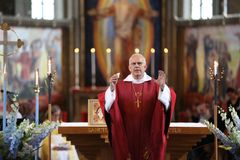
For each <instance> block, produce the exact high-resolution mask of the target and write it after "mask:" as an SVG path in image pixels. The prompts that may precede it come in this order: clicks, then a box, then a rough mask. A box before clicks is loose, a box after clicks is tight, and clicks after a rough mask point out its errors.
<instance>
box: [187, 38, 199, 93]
mask: <svg viewBox="0 0 240 160" xmlns="http://www.w3.org/2000/svg"><path fill="white" fill-rule="evenodd" d="M197 46H198V41H197V39H196V37H194V35H193V34H191V35H190V36H189V37H188V41H187V73H188V74H189V77H191V78H190V80H189V81H190V82H189V83H188V84H189V85H188V91H190V92H196V91H198V72H197V60H196V59H197V58H196V56H197Z"/></svg>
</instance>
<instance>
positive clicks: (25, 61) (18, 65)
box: [0, 27, 62, 99]
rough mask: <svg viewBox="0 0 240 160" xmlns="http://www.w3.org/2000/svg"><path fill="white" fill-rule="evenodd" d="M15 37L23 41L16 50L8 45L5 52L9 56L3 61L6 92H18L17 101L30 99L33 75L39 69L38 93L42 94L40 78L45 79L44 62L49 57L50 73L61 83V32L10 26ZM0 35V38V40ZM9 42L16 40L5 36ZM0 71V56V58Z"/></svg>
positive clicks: (10, 36) (0, 60) (32, 94)
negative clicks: (8, 53) (4, 63)
mask: <svg viewBox="0 0 240 160" xmlns="http://www.w3.org/2000/svg"><path fill="white" fill-rule="evenodd" d="M12 29H13V30H14V31H15V32H16V33H17V35H18V37H19V38H20V39H21V40H22V41H24V46H23V47H22V48H20V49H19V50H17V51H15V49H14V48H13V47H11V46H8V52H12V53H13V54H11V55H9V56H8V58H7V65H6V71H7V80H8V85H7V90H9V91H14V92H17V93H19V98H23V99H24V98H26V99H33V98H34V91H33V86H34V76H35V75H34V74H35V70H36V69H37V68H39V76H40V81H41V86H40V87H41V92H40V94H45V93H46V92H45V91H46V90H44V88H46V87H45V84H44V81H43V80H44V79H45V78H46V77H47V60H48V58H49V57H50V56H51V57H52V60H53V62H52V65H53V70H56V81H57V82H58V81H61V74H62V73H61V70H62V69H61V56H62V31H61V29H50V28H44V29H43V28H23V27H12ZM2 36H3V35H2V33H0V38H1V39H2ZM8 38H9V40H14V39H16V36H15V34H9V35H8ZM0 50H1V52H2V46H1V48H0ZM0 66H1V70H2V69H3V67H2V66H3V57H1V59H0Z"/></svg>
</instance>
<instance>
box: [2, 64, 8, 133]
mask: <svg viewBox="0 0 240 160" xmlns="http://www.w3.org/2000/svg"><path fill="white" fill-rule="evenodd" d="M6 74H7V71H6V63H5V64H4V68H3V130H5V128H6V114H7V80H6Z"/></svg>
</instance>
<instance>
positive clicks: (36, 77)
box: [35, 69, 39, 86]
mask: <svg viewBox="0 0 240 160" xmlns="http://www.w3.org/2000/svg"><path fill="white" fill-rule="evenodd" d="M38 85H39V69H36V71H35V86H38Z"/></svg>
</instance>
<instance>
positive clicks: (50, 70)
mask: <svg viewBox="0 0 240 160" xmlns="http://www.w3.org/2000/svg"><path fill="white" fill-rule="evenodd" d="M51 73H52V57H49V59H48V71H47V74H48V75H50V74H51Z"/></svg>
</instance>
